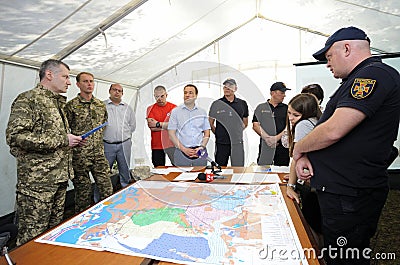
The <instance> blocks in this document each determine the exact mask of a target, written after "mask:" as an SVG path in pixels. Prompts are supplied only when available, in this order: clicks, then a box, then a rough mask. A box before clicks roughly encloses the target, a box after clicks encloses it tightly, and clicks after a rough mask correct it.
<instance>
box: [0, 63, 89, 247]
mask: <svg viewBox="0 0 400 265" xmlns="http://www.w3.org/2000/svg"><path fill="white" fill-rule="evenodd" d="M39 78H40V83H39V84H37V86H36V87H35V88H33V89H31V90H29V91H26V92H23V93H21V94H19V95H18V97H17V98H16V99H15V100H14V102H13V103H12V105H11V113H10V118H9V120H8V125H7V130H6V138H7V144H8V145H9V146H10V151H11V154H12V155H13V156H15V157H16V159H17V175H18V181H17V194H16V203H17V215H18V218H19V223H18V236H17V242H16V244H17V246H19V245H22V244H24V243H25V242H27V241H29V240H30V239H32V238H34V237H36V236H37V235H39V234H41V233H42V232H44V231H45V230H47V229H48V228H51V227H53V226H55V225H57V224H59V223H60V222H61V221H62V219H63V214H64V204H65V195H66V191H67V182H68V179H72V178H73V172H72V151H71V147H73V146H77V145H80V144H81V143H82V137H80V136H75V135H72V134H70V130H69V126H68V122H67V119H66V116H65V113H64V110H63V109H64V106H65V102H66V98H65V97H64V96H61V95H60V94H59V93H65V92H66V91H67V89H68V86H69V85H70V84H71V82H70V80H69V67H68V65H66V64H65V63H63V62H61V61H58V60H47V61H45V62H43V63H42V65H41V67H40V70H39Z"/></svg>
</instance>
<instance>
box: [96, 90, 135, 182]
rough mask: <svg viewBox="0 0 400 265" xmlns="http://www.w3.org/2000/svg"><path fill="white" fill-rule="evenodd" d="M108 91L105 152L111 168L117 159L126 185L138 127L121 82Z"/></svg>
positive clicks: (120, 175)
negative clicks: (132, 138)
mask: <svg viewBox="0 0 400 265" xmlns="http://www.w3.org/2000/svg"><path fill="white" fill-rule="evenodd" d="M108 92H109V93H110V98H108V99H106V100H105V101H104V104H105V105H106V108H107V113H108V125H107V126H106V129H105V131H104V137H103V141H104V153H105V155H106V158H107V160H108V163H109V165H110V168H112V166H113V164H114V162H115V161H117V165H118V171H119V177H120V182H121V186H122V187H126V186H127V185H128V184H129V183H130V180H131V176H130V172H129V164H130V161H131V147H132V141H131V137H132V133H133V132H134V131H135V129H136V118H135V113H134V111H133V110H132V108H131V107H130V106H129V104H127V103H125V102H123V101H122V95H123V94H124V89H123V88H122V86H121V85H120V84H112V85H111V86H110V89H109V91H108Z"/></svg>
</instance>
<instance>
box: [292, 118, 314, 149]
mask: <svg viewBox="0 0 400 265" xmlns="http://www.w3.org/2000/svg"><path fill="white" fill-rule="evenodd" d="M317 121H318V120H317V118H309V119H307V120H302V121H299V123H297V124H296V130H295V133H294V140H293V141H294V142H295V143H297V142H298V141H300V140H301V139H303V138H304V137H305V136H306V135H307V134H309V133H310V132H311V131H312V130H313V129H314V127H315V124H317Z"/></svg>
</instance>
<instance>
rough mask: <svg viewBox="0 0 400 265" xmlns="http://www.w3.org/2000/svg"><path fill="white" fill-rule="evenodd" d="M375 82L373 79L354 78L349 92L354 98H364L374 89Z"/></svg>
mask: <svg viewBox="0 0 400 265" xmlns="http://www.w3.org/2000/svg"><path fill="white" fill-rule="evenodd" d="M375 83H376V80H374V79H365V78H356V79H355V80H354V83H353V85H352V86H351V89H350V94H351V95H352V96H353V98H355V99H363V98H366V97H368V96H369V95H370V94H371V93H372V90H374V86H375Z"/></svg>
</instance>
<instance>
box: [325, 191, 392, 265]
mask: <svg viewBox="0 0 400 265" xmlns="http://www.w3.org/2000/svg"><path fill="white" fill-rule="evenodd" d="M387 194H388V188H377V189H360V190H359V191H358V194H357V196H346V195H338V194H333V193H328V192H322V191H318V201H319V205H320V208H321V215H322V234H323V236H324V248H325V249H326V250H325V252H324V253H323V254H324V259H325V260H326V261H327V263H328V265H331V264H335V265H336V264H340V265H341V264H348V265H350V264H351V265H359V264H363V265H364V264H370V258H372V252H370V251H368V248H369V243H370V239H371V237H372V236H373V235H374V234H375V231H376V227H377V225H378V220H379V216H380V214H381V212H382V208H383V206H384V204H385V201H386V197H387ZM334 248H336V250H333V249H334ZM329 249H331V252H332V254H336V256H335V255H332V254H331V255H329V252H328V251H327V250H329ZM357 253H358V255H357Z"/></svg>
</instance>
